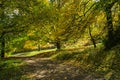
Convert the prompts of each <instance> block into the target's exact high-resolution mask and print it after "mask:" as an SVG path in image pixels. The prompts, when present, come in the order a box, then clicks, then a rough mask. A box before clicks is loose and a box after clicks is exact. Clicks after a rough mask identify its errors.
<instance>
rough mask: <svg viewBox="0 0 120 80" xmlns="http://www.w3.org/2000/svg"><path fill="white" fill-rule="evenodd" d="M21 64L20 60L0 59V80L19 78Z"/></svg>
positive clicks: (17, 79)
mask: <svg viewBox="0 0 120 80" xmlns="http://www.w3.org/2000/svg"><path fill="white" fill-rule="evenodd" d="M23 64H25V63H24V62H22V61H21V60H0V80H21V78H22V75H23V74H22V70H21V68H20V67H21V66H22V65H23ZM22 79H23V78H22Z"/></svg>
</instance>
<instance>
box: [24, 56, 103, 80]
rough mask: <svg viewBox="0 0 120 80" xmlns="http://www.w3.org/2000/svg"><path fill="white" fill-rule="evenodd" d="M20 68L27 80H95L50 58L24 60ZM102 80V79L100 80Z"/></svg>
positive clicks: (75, 68)
mask: <svg viewBox="0 0 120 80" xmlns="http://www.w3.org/2000/svg"><path fill="white" fill-rule="evenodd" d="M23 60H24V61H25V62H26V65H24V66H23V67H22V70H23V73H24V76H25V77H27V78H28V80H96V79H93V78H92V79H89V76H90V75H88V73H87V72H85V71H84V70H82V69H81V68H80V67H76V66H74V65H72V64H66V63H63V62H61V61H56V60H53V59H50V58H26V59H23ZM100 80H102V79H100Z"/></svg>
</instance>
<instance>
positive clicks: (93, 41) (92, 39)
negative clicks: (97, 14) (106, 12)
mask: <svg viewBox="0 0 120 80" xmlns="http://www.w3.org/2000/svg"><path fill="white" fill-rule="evenodd" d="M89 35H90V38H91V41H92V43H93V45H94V48H96V47H97V46H96V43H95V40H94V38H93V36H92V34H91V29H90V26H89Z"/></svg>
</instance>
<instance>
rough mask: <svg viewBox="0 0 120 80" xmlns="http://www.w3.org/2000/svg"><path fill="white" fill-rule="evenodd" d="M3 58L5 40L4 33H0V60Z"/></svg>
mask: <svg viewBox="0 0 120 80" xmlns="http://www.w3.org/2000/svg"><path fill="white" fill-rule="evenodd" d="M4 57H5V39H4V33H2V36H1V58H4Z"/></svg>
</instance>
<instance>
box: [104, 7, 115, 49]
mask: <svg viewBox="0 0 120 80" xmlns="http://www.w3.org/2000/svg"><path fill="white" fill-rule="evenodd" d="M112 6H113V5H109V6H108V7H106V9H105V13H106V19H107V31H108V32H107V36H106V37H107V40H106V42H105V47H106V49H110V48H111V47H113V46H114V29H113V23H112V11H111V8H112Z"/></svg>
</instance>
